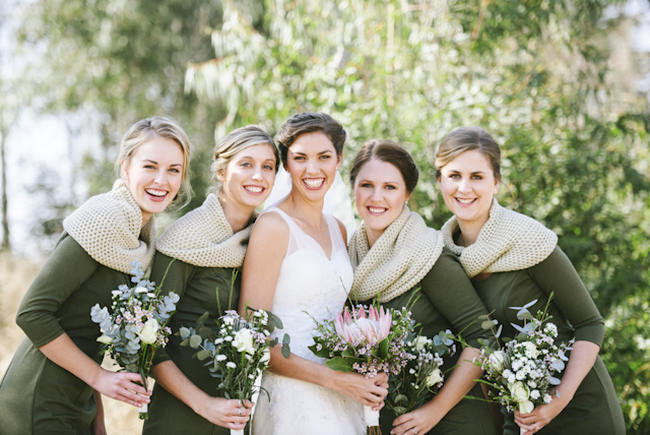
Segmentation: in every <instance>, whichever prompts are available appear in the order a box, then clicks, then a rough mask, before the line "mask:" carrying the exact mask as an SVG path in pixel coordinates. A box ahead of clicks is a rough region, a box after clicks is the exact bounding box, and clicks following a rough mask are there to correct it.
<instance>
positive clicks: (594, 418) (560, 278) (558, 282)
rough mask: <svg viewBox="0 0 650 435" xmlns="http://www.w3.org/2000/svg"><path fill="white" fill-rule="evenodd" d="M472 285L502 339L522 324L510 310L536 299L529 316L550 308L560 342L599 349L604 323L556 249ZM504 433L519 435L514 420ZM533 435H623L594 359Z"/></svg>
mask: <svg viewBox="0 0 650 435" xmlns="http://www.w3.org/2000/svg"><path fill="white" fill-rule="evenodd" d="M472 282H473V284H474V286H475V288H476V291H477V293H478V295H479V297H480V298H481V300H482V301H483V303H484V305H485V306H486V307H487V309H488V310H489V311H494V314H493V316H494V318H496V319H497V320H498V321H499V322H500V323H501V324H502V325H503V333H502V336H503V337H514V336H515V335H516V333H515V331H514V328H512V327H511V326H510V323H511V322H512V323H515V324H519V323H521V322H520V321H519V320H518V319H517V316H516V314H517V311H516V310H513V309H510V308H509V307H513V306H523V305H524V304H526V303H528V302H531V301H532V300H534V299H537V303H536V304H535V305H533V306H532V307H530V308H529V310H530V312H531V313H536V312H537V311H538V310H542V309H543V308H544V306H545V304H546V303H547V301H548V298H549V295H550V294H551V292H553V297H552V298H551V303H550V314H551V315H552V316H553V319H552V321H553V322H554V323H555V324H556V325H557V326H558V335H559V339H560V340H569V339H571V338H572V337H575V339H576V341H578V340H586V341H590V342H592V343H595V344H597V345H598V346H600V345H601V344H602V341H603V336H604V324H603V319H602V317H601V315H600V313H599V312H598V309H597V308H596V305H595V304H594V302H593V300H592V298H591V296H590V295H589V292H588V290H587V289H586V287H585V285H584V284H583V283H582V281H581V280H580V277H579V276H578V273H577V272H576V270H575V269H574V267H573V265H572V264H571V262H570V260H569V259H568V258H567V256H566V255H565V254H564V252H562V250H561V249H560V248H559V247H556V248H555V250H554V251H553V252H552V253H551V254H550V255H549V256H548V257H547V258H546V259H545V260H543V261H542V262H541V263H538V264H536V265H535V266H532V267H529V268H527V269H524V270H518V271H512V272H497V273H492V274H482V275H478V276H476V277H474V278H473V279H472ZM506 420H507V421H506V427H505V428H504V433H506V434H513V435H516V434H519V428H518V427H517V426H516V425H515V424H514V420H512V419H506ZM537 433H538V434H548V435H561V434H567V435H569V434H571V435H573V434H589V435H598V434H602V435H617V434H621V435H622V434H624V433H625V422H624V420H623V414H622V412H621V407H620V405H619V403H618V400H617V397H616V391H615V390H614V385H613V384H612V380H611V378H610V377H609V374H608V373H607V369H606V368H605V365H604V364H603V361H602V360H601V359H600V357H598V358H597V359H596V362H595V363H594V365H593V367H592V368H591V370H590V371H589V373H588V374H587V376H586V377H585V379H584V380H583V381H582V383H581V384H580V386H579V387H578V390H577V391H576V393H575V395H574V396H573V399H571V401H570V402H569V404H568V405H567V406H566V408H564V410H562V412H561V413H560V414H558V415H557V417H555V418H554V419H553V420H552V421H551V422H550V423H549V424H548V425H547V426H545V427H544V428H542V429H541V430H540V431H539V432H537Z"/></svg>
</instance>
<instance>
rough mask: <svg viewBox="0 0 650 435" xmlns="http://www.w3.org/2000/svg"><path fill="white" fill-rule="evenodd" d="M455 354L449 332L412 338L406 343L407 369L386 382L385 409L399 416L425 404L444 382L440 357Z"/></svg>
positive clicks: (404, 368) (403, 369)
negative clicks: (430, 336) (386, 396)
mask: <svg viewBox="0 0 650 435" xmlns="http://www.w3.org/2000/svg"><path fill="white" fill-rule="evenodd" d="M455 351H456V348H455V345H454V340H453V339H452V335H451V331H449V330H447V331H441V332H439V333H438V334H437V335H435V336H433V337H432V338H429V337H425V336H422V335H417V336H416V335H415V334H413V336H412V337H410V338H409V339H408V341H407V342H406V352H407V353H408V355H409V356H408V361H407V363H406V365H405V366H404V367H403V368H402V369H401V370H400V372H399V373H398V374H397V375H396V376H391V377H390V379H389V389H388V398H387V400H386V407H388V409H390V410H392V411H393V412H394V413H395V414H396V415H397V416H400V415H402V414H406V413H407V412H411V411H413V410H415V409H417V408H419V407H421V406H422V405H424V404H425V403H426V402H428V401H429V400H430V399H431V396H432V395H433V394H435V393H436V392H438V390H440V388H441V387H442V384H443V381H444V374H443V372H442V370H441V367H442V365H443V359H442V356H443V355H445V354H453V353H454V352H455Z"/></svg>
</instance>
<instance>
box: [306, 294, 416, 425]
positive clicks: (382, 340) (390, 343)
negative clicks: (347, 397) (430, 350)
mask: <svg viewBox="0 0 650 435" xmlns="http://www.w3.org/2000/svg"><path fill="white" fill-rule="evenodd" d="M314 321H315V323H316V328H315V329H316V332H317V334H316V335H315V336H314V344H313V345H311V346H310V347H309V349H310V350H311V351H312V352H313V353H314V354H315V355H317V356H319V357H321V358H325V359H326V360H327V361H326V362H325V364H326V365H327V366H328V367H330V368H332V369H334V370H340V371H355V372H357V373H360V374H362V375H365V376H368V377H372V376H375V375H377V374H378V373H381V372H383V373H386V374H393V375H397V374H399V373H400V371H401V370H402V369H403V368H404V367H405V366H406V364H407V363H408V361H409V359H410V358H411V356H412V355H411V354H409V353H408V351H407V346H406V338H407V336H408V334H409V332H410V331H411V330H412V329H413V328H414V326H415V322H414V321H413V319H412V318H411V312H410V311H409V310H407V309H406V308H403V309H402V310H388V309H385V308H384V307H381V306H379V307H375V306H374V305H371V306H370V307H366V306H364V305H357V306H356V307H353V308H351V309H350V308H348V307H345V308H344V309H343V311H342V312H341V313H339V315H338V316H337V317H336V319H335V320H324V321H321V322H318V321H316V320H314ZM364 414H365V418H366V424H367V425H368V426H369V427H371V433H372V432H375V433H380V431H379V428H378V427H377V428H375V426H379V411H373V410H372V409H371V408H370V407H369V406H364Z"/></svg>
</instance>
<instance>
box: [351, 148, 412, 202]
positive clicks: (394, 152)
mask: <svg viewBox="0 0 650 435" xmlns="http://www.w3.org/2000/svg"><path fill="white" fill-rule="evenodd" d="M372 159H377V160H381V161H382V162H386V163H390V164H391V165H393V166H395V167H396V168H397V169H398V170H399V172H400V173H401V174H402V178H404V183H405V184H406V191H407V192H408V193H412V192H413V189H415V185H416V184H417V183H418V177H419V174H420V173H419V171H418V167H417V166H416V164H415V162H414V161H413V157H411V154H409V152H408V151H406V149H404V147H402V146H401V145H399V144H398V143H396V142H393V141H392V140H388V139H371V140H369V141H368V142H366V143H365V144H363V147H361V150H359V152H358V153H357V155H356V156H355V158H354V162H353V163H352V169H350V184H351V185H352V186H354V182H355V180H356V179H357V175H358V174H359V171H361V168H362V167H363V165H365V164H366V163H368V162H369V161H370V160H372Z"/></svg>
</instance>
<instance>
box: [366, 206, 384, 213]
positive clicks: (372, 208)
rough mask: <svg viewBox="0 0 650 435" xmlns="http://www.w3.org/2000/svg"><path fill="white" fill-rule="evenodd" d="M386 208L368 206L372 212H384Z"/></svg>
mask: <svg viewBox="0 0 650 435" xmlns="http://www.w3.org/2000/svg"><path fill="white" fill-rule="evenodd" d="M385 210H386V209H385V208H381V207H368V211H369V212H370V213H383V212H384V211H385Z"/></svg>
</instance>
